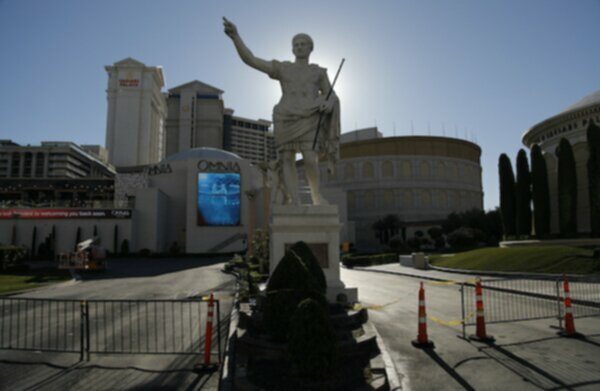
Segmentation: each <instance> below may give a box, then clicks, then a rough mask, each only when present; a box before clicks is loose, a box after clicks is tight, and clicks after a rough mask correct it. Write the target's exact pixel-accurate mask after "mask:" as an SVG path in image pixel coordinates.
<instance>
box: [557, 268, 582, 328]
mask: <svg viewBox="0 0 600 391" xmlns="http://www.w3.org/2000/svg"><path fill="white" fill-rule="evenodd" d="M563 290H564V292H565V300H564V302H565V329H564V330H562V331H560V332H559V334H560V335H561V336H563V337H571V338H581V337H583V336H582V335H581V334H579V333H578V332H577V331H575V320H574V318H573V311H572V309H571V289H570V288H569V280H568V279H567V276H566V275H563Z"/></svg>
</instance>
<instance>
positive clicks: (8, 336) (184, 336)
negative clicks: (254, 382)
mask: <svg viewBox="0 0 600 391" xmlns="http://www.w3.org/2000/svg"><path fill="white" fill-rule="evenodd" d="M214 303H215V306H216V315H217V316H216V325H215V326H216V332H217V341H215V343H213V344H212V346H213V347H214V350H213V351H212V354H216V355H217V356H218V358H219V361H220V359H221V334H220V331H221V327H220V303H219V301H218V300H214ZM207 309H208V302H207V301H204V300H202V301H201V300H56V299H28V298H9V297H7V298H0V349H15V350H35V351H51V352H67V353H79V354H80V359H83V358H84V357H86V356H87V358H88V359H89V356H90V354H91V353H104V354H190V355H194V354H200V353H201V352H202V351H203V349H204V343H205V338H204V337H205V335H204V334H205V322H206V319H207V316H206V314H207ZM215 350H216V351H215Z"/></svg>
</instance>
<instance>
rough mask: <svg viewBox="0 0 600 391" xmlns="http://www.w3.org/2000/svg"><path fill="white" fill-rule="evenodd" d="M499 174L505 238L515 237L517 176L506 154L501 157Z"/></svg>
mask: <svg viewBox="0 0 600 391" xmlns="http://www.w3.org/2000/svg"><path fill="white" fill-rule="evenodd" d="M498 173H499V176H500V213H501V215H502V227H503V229H504V237H505V238H506V237H508V236H513V235H514V234H515V232H516V230H515V217H516V210H515V175H514V173H513V169H512V165H511V164H510V158H509V157H508V156H506V154H505V153H503V154H501V155H500V159H499V161H498Z"/></svg>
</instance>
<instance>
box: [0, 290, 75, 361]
mask: <svg viewBox="0 0 600 391" xmlns="http://www.w3.org/2000/svg"><path fill="white" fill-rule="evenodd" d="M82 314H83V306H82V303H81V302H80V301H79V300H54V299H23V298H11V297H0V349H15V350H34V351H48V352H68V353H80V354H81V355H82V356H81V358H83V344H84V341H83V337H84V335H85V334H84V329H83V328H84V324H83V321H82V320H83V316H82Z"/></svg>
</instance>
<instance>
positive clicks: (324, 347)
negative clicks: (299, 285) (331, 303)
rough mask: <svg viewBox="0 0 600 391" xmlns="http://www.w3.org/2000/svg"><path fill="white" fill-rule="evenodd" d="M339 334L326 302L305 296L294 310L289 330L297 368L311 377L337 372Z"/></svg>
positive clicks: (291, 350) (293, 359)
mask: <svg viewBox="0 0 600 391" xmlns="http://www.w3.org/2000/svg"><path fill="white" fill-rule="evenodd" d="M335 341H336V338H335V334H334V331H333V327H332V326H331V322H330V320H329V314H328V313H327V311H325V309H324V308H323V306H322V305H321V304H320V303H319V302H317V301H315V300H313V299H306V300H303V301H302V302H301V303H300V304H298V307H297V308H296V310H295V311H294V315H293V316H292V320H291V323H290V330H289V345H288V351H289V354H290V361H291V364H292V368H293V370H294V371H295V372H296V373H297V374H299V375H300V376H303V377H307V378H310V379H324V378H327V377H329V376H330V375H331V373H332V372H335V369H336V364H337V350H336V344H335Z"/></svg>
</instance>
